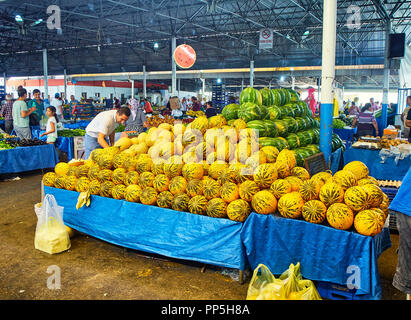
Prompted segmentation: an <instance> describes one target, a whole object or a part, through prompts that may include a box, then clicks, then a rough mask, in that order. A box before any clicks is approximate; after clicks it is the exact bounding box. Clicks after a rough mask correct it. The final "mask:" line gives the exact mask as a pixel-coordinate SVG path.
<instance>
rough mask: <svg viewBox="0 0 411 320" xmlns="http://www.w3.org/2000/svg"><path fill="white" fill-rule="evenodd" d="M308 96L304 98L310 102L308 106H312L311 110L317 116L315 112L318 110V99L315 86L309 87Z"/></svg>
mask: <svg viewBox="0 0 411 320" xmlns="http://www.w3.org/2000/svg"><path fill="white" fill-rule="evenodd" d="M307 92H308V97H307V98H306V99H305V100H304V102H306V103H307V104H308V107H309V108H310V110H311V112H312V113H313V117H314V116H315V112H316V110H317V100H316V99H315V96H314V92H315V89H314V88H308V89H307Z"/></svg>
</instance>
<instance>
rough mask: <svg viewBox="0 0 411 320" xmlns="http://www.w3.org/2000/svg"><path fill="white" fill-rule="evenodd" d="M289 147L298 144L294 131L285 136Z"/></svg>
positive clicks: (298, 140)
mask: <svg viewBox="0 0 411 320" xmlns="http://www.w3.org/2000/svg"><path fill="white" fill-rule="evenodd" d="M286 140H287V142H288V145H289V146H290V149H296V148H298V147H299V146H300V139H299V138H298V136H297V135H296V134H295V133H290V134H289V135H288V136H287V138H286Z"/></svg>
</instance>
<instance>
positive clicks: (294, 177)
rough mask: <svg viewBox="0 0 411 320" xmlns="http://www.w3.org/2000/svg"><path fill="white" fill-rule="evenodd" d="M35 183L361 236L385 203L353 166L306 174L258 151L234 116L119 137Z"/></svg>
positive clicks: (378, 219)
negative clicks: (273, 217) (270, 217)
mask: <svg viewBox="0 0 411 320" xmlns="http://www.w3.org/2000/svg"><path fill="white" fill-rule="evenodd" d="M255 141H257V143H255ZM43 183H44V185H46V186H50V187H55V188H61V189H66V190H70V191H77V192H83V191H89V192H90V193H91V194H92V195H99V196H103V197H111V198H114V199H118V200H125V201H129V202H139V203H142V204H144V205H151V206H158V207H161V208H168V209H173V210H175V211H185V212H190V213H192V214H199V215H207V216H210V217H215V218H228V219H231V220H234V221H238V222H244V221H245V220H246V219H247V217H248V216H249V215H250V213H251V212H252V211H255V212H256V213H259V214H271V213H275V212H277V211H278V212H279V214H280V215H281V216H283V217H285V218H293V219H298V218H300V219H304V220H306V221H308V222H312V223H323V222H324V223H328V224H329V225H330V226H331V227H334V228H337V229H341V230H349V229H350V228H352V227H353V226H354V228H355V230H356V231H358V232H359V233H361V234H364V235H375V234H377V233H378V232H380V231H381V229H382V226H383V224H384V221H385V219H386V217H387V212H388V198H387V197H386V196H385V194H384V193H383V192H382V191H381V190H380V189H379V187H378V186H377V182H376V181H375V179H373V178H372V177H369V176H368V169H367V167H366V166H364V165H363V164H362V163H361V162H352V163H350V164H347V166H346V167H345V168H344V170H341V171H340V172H337V173H336V174H335V175H334V176H332V175H331V174H330V173H327V172H322V173H319V174H316V175H314V176H312V177H310V175H309V174H308V172H307V170H305V169H304V168H302V167H298V166H296V159H295V155H294V152H293V151H290V150H288V149H283V150H281V151H279V150H278V149H277V148H276V147H274V146H261V145H259V144H258V135H257V136H255V130H253V129H250V128H246V126H245V123H242V120H241V119H239V120H238V121H237V122H236V123H234V124H233V125H232V126H228V125H227V123H226V120H225V118H224V117H223V116H221V115H217V116H215V117H212V118H210V119H207V118H206V117H198V118H196V119H195V120H194V121H193V122H191V123H190V124H188V125H184V124H181V123H176V124H174V125H169V124H166V123H163V124H161V125H159V127H158V128H150V129H149V130H148V131H147V132H143V133H141V134H140V135H139V136H138V137H136V138H132V139H129V138H121V139H120V140H118V141H117V142H116V144H115V145H114V146H112V147H109V148H106V149H96V150H94V151H93V152H92V153H91V155H90V157H89V159H87V160H85V161H76V162H73V163H58V164H57V165H56V167H55V170H54V172H49V173H46V174H45V175H44V176H43Z"/></svg>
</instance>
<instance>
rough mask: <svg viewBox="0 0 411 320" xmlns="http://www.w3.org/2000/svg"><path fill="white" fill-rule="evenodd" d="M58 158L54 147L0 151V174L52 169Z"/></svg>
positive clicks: (32, 147) (41, 146)
mask: <svg viewBox="0 0 411 320" xmlns="http://www.w3.org/2000/svg"><path fill="white" fill-rule="evenodd" d="M57 163H58V156H57V152H56V148H55V147H54V145H47V144H46V145H38V146H31V147H16V148H13V149H5V150H0V174H7V173H18V172H25V171H31V170H38V169H48V168H54V166H55V165H56V164H57Z"/></svg>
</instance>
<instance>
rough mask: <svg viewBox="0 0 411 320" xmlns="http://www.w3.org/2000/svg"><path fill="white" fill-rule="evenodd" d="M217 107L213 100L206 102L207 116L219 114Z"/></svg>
mask: <svg viewBox="0 0 411 320" xmlns="http://www.w3.org/2000/svg"><path fill="white" fill-rule="evenodd" d="M217 113H218V112H217V109H216V108H213V104H212V102H211V101H208V102H207V103H206V109H205V115H206V116H207V118H210V117H212V116H215V115H217Z"/></svg>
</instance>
